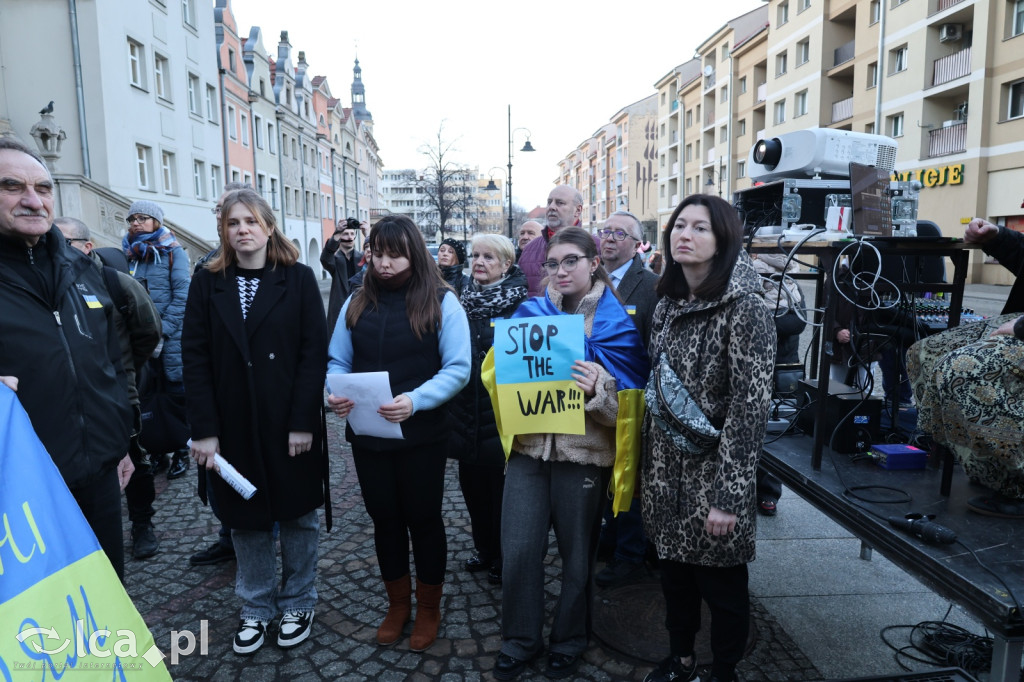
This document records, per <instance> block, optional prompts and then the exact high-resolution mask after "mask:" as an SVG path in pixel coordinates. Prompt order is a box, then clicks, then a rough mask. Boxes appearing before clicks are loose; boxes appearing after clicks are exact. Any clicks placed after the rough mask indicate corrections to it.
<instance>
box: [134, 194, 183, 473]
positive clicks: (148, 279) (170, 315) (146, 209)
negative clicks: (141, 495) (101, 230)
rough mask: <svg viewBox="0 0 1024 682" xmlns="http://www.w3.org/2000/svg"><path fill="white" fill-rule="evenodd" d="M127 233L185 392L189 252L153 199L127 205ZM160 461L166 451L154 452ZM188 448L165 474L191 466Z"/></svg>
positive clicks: (137, 273)
mask: <svg viewBox="0 0 1024 682" xmlns="http://www.w3.org/2000/svg"><path fill="white" fill-rule="evenodd" d="M126 220H127V223H128V234H126V235H125V236H124V239H123V240H122V242H121V246H122V248H123V249H124V255H125V256H127V258H128V267H129V270H130V271H131V273H132V276H133V277H135V279H137V280H139V281H140V282H142V283H143V284H144V285H145V286H146V288H147V289H148V290H149V295H150V297H152V299H153V303H154V304H155V305H156V308H157V310H158V311H159V312H160V320H161V322H162V323H163V343H162V345H161V346H158V347H157V349H158V353H159V358H160V359H161V362H162V364H163V371H164V375H165V377H166V379H167V390H168V392H169V393H170V394H171V395H174V396H181V397H182V401H184V395H185V389H184V386H183V384H182V378H181V323H182V320H183V319H184V317H185V299H187V298H188V284H189V264H188V254H187V253H186V252H185V249H183V248H182V247H181V245H180V244H178V241H177V240H176V239H175V238H174V235H173V234H172V233H171V231H170V230H169V229H167V228H166V227H164V226H163V225H162V223H163V220H164V210H163V209H162V208H160V205H159V204H157V203H155V202H152V201H136V202H135V203H133V204H132V205H131V208H129V209H128V218H127V219H126ZM151 454H153V456H154V458H155V460H156V462H157V464H159V463H160V462H162V461H163V459H164V455H165V453H162V452H159V453H157V452H154V453H151ZM188 463H189V450H188V445H187V444H186V443H181V444H180V445H179V446H178V447H177V448H175V450H174V457H173V459H172V461H171V464H170V468H168V470H167V478H178V477H179V476H182V475H184V474H185V472H186V471H188Z"/></svg>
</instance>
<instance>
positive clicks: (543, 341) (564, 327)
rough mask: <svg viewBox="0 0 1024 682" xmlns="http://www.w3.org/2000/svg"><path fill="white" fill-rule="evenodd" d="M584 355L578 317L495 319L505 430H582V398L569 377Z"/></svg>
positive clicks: (496, 374)
mask: <svg viewBox="0 0 1024 682" xmlns="http://www.w3.org/2000/svg"><path fill="white" fill-rule="evenodd" d="M583 355H584V344H583V316H582V315H557V316H556V315H552V316H544V317H531V318H526V319H511V320H497V321H495V323H494V371H495V378H496V381H497V392H498V405H499V409H500V410H501V423H502V425H503V426H504V427H505V428H506V429H509V430H510V431H509V432H510V433H583V432H584V428H585V424H584V417H583V403H584V401H585V400H586V399H585V397H584V396H583V393H582V391H580V390H579V387H578V386H577V385H576V382H575V380H573V378H572V365H573V363H574V362H576V361H577V360H582V359H583Z"/></svg>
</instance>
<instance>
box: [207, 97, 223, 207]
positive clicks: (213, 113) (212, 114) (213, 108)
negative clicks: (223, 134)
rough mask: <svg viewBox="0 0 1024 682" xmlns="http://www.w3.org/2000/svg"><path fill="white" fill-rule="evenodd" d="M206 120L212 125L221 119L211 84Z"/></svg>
mask: <svg viewBox="0 0 1024 682" xmlns="http://www.w3.org/2000/svg"><path fill="white" fill-rule="evenodd" d="M206 118H207V120H209V121H210V122H211V123H216V122H217V121H218V120H219V119H220V116H218V115H217V88H215V87H214V86H212V85H209V84H207V86H206ZM217 196H220V195H219V194H218V195H217Z"/></svg>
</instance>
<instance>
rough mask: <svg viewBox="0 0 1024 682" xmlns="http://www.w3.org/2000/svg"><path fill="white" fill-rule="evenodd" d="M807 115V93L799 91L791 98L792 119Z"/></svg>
mask: <svg viewBox="0 0 1024 682" xmlns="http://www.w3.org/2000/svg"><path fill="white" fill-rule="evenodd" d="M806 113H807V91H806V90H801V91H800V92H798V93H796V95H795V96H794V97H793V117H794V118H795V117H797V116H803V115H804V114H806Z"/></svg>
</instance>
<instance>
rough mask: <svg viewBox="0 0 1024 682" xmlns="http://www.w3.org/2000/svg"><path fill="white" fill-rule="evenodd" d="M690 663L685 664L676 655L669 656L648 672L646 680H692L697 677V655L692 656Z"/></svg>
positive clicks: (682, 681) (666, 681) (680, 681)
mask: <svg viewBox="0 0 1024 682" xmlns="http://www.w3.org/2000/svg"><path fill="white" fill-rule="evenodd" d="M690 659H691V661H690V665H683V664H682V663H681V662H680V659H679V658H678V657H676V656H669V657H668V658H666V659H665V660H664V661H662V662H661V663H659V664H658V667H657V668H655V669H654V670H652V671H651V672H649V673H647V677H645V678H644V682H690V680H695V679H697V657H696V656H690Z"/></svg>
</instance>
